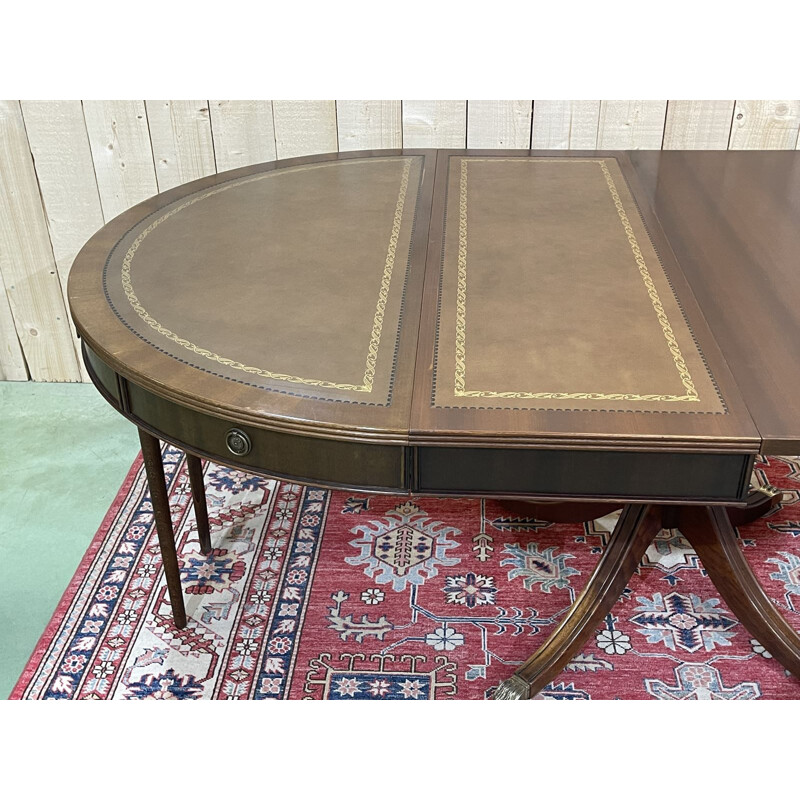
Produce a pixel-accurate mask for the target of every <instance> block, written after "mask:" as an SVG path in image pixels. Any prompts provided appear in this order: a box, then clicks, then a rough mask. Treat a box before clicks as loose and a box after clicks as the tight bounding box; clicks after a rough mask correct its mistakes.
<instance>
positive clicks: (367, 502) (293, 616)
mask: <svg viewBox="0 0 800 800" xmlns="http://www.w3.org/2000/svg"><path fill="white" fill-rule="evenodd" d="M165 469H166V473H167V482H168V486H169V489H170V498H171V504H172V514H173V519H174V522H175V531H176V537H177V542H178V555H179V561H180V570H181V580H182V586H183V590H184V597H185V600H186V606H187V613H188V616H189V623H188V625H187V627H186V628H185V629H184V630H182V631H181V630H178V629H176V628H175V626H174V624H173V622H172V616H171V611H170V604H169V597H168V595H167V592H166V585H165V583H164V578H163V570H162V567H161V558H160V553H159V548H158V540H157V537H156V532H155V528H154V523H153V510H152V506H151V504H150V500H149V497H148V493H147V485H146V481H145V478H144V473H143V469H142V464H141V459H140V458H138V459H137V460H136V462H135V463H134V465H133V467H132V468H131V471H130V474H129V475H128V477H127V478H126V480H125V483H124V485H123V486H122V488H121V490H120V493H119V495H118V497H117V498H116V500H115V502H114V504H113V505H112V507H111V509H109V512H108V514H107V515H106V518H105V520H104V522H103V525H102V527H101V529H100V530H99V531H98V533H97V535H96V537H95V539H94V541H93V542H92V544H91V546H90V548H89V550H88V551H87V553H86V556H85V557H84V559H83V561H82V563H81V565H80V567H79V569H78V572H77V573H76V575H75V577H74V578H73V580H72V582H71V583H70V586H69V588H68V589H67V591H66V593H65V595H64V598H63V599H62V601H61V603H60V604H59V607H58V609H57V611H56V613H55V615H54V617H53V619H52V621H51V622H50V624H49V625H48V627H47V629H46V630H45V632H44V634H43V635H42V638H41V641H40V642H39V644H38V646H37V648H36V650H35V652H34V654H33V655H32V657H31V659H30V662H29V663H28V665H27V667H26V668H25V670H24V672H23V674H22V676H21V677H20V680H19V682H18V684H17V686H16V688H15V689H14V692H13V694H12V697H13V698H18V699H20V698H31V699H112V698H119V699H129V700H140V699H178V700H197V699H284V698H289V699H330V700H429V699H452V698H461V699H484V698H487V697H490V696H491V695H492V693H493V691H494V689H495V688H496V687H497V686H498V685H499V684H500V682H501V681H503V680H504V679H505V678H507V677H509V676H510V675H511V674H512V673H513V672H514V670H515V668H516V667H517V666H518V665H519V664H521V663H523V662H524V661H525V660H526V659H527V657H528V656H529V655H530V654H531V653H533V652H534V650H535V649H536V648H537V647H538V646H539V645H540V644H541V643H542V642H543V641H544V640H545V639H546V637H547V636H548V635H549V634H550V633H551V632H552V630H553V629H554V627H555V626H556V625H557V624H558V623H559V621H560V620H561V619H562V618H563V616H564V613H565V612H566V610H567V608H568V607H569V606H570V604H571V603H572V602H574V600H575V598H576V597H577V595H578V594H579V593H580V591H581V589H582V588H583V585H584V584H585V582H586V580H587V579H588V576H589V575H590V574H591V571H592V569H593V568H594V566H595V564H596V563H597V560H598V558H599V554H600V553H601V552H602V549H603V547H604V546H605V544H606V542H607V540H608V533H609V531H610V530H611V528H612V527H613V524H614V515H611V516H610V517H607V518H603V519H600V520H595V521H592V522H589V523H586V524H549V523H545V522H542V521H539V520H535V519H532V518H524V517H520V516H519V514H518V509H516V510H515V511H514V512H513V514H512V513H511V512H510V511H509V510H508V509H505V508H504V506H503V503H502V502H501V501H495V500H480V499H453V498H448V499H441V498H427V497H419V498H408V497H390V496H378V495H372V496H370V495H364V494H359V493H357V492H356V493H354V492H344V491H328V490H323V489H313V488H308V487H303V486H299V485H296V484H291V483H282V482H278V481H272V480H268V479H265V478H260V477H254V476H251V475H244V474H242V473H239V472H236V471H234V470H230V469H227V468H225V467H220V466H216V465H213V464H206V465H205V470H206V477H205V480H206V487H207V494H208V505H209V518H210V524H211V539H212V545H213V551H212V552H211V553H210V554H209V555H207V556H204V555H202V554H201V553H200V547H199V543H198V539H197V529H196V524H195V519H194V512H193V510H192V504H191V493H190V491H189V479H188V475H187V472H186V464H185V459H184V458H183V456H182V454H181V453H180V452H179V451H177V450H175V449H173V448H166V449H165ZM756 472H757V475H758V476H759V478H760V479H763V480H766V481H769V482H770V483H772V484H773V485H776V486H778V487H780V488H782V489H785V490H786V492H787V493H786V495H785V502H784V504H783V505H782V506H780V507H778V508H776V509H775V510H774V511H772V512H771V513H770V514H769V515H767V516H765V517H764V518H763V519H761V520H759V521H757V522H755V523H753V524H752V525H749V526H747V527H743V528H742V530H741V532H740V533H741V545H742V547H743V548H744V552H745V555H746V557H747V558H748V561H749V562H750V564H751V565H752V567H753V569H754V570H755V572H756V573H757V575H758V576H759V578H760V579H761V581H762V582H763V584H764V587H765V590H766V592H767V594H768V595H769V597H770V598H771V599H772V601H773V602H774V603H775V604H776V606H777V607H778V608H779V609H780V610H781V611H782V613H783V614H784V615H785V616H786V618H787V620H788V621H789V622H790V624H791V625H793V626H794V627H795V629H800V599H798V598H800V577H798V575H800V469H798V461H797V460H796V459H789V458H777V457H770V458H769V459H766V458H759V460H758V463H757V470H756ZM615 698H619V699H653V700H672V699H679V700H683V699H723V700H727V699H759V698H765V699H790V698H791V699H800V680H797V679H795V678H793V677H791V676H789V675H787V674H786V672H785V670H783V668H782V667H781V666H780V665H779V664H777V663H776V662H775V661H774V659H772V658H771V656H770V654H769V653H768V652H767V651H766V650H765V649H764V648H763V647H762V646H761V645H760V644H759V643H758V642H757V641H755V640H754V639H753V638H752V637H751V636H750V635H749V634H748V632H747V631H746V630H745V629H744V628H743V626H742V625H741V624H740V623H739V621H738V620H737V619H736V617H735V616H734V615H733V614H732V612H731V611H730V610H729V609H728V608H727V607H726V606H725V604H724V603H723V602H722V601H721V599H720V598H719V596H718V593H717V592H716V589H715V588H714V586H713V584H712V583H711V581H710V580H709V579H708V577H707V576H706V575H705V573H704V571H703V569H702V565H701V564H700V563H699V561H698V559H697V557H696V556H695V554H694V552H693V551H692V550H691V548H690V547H689V545H688V543H687V542H686V540H685V539H684V538H683V537H682V536H681V535H680V532H679V531H664V532H662V534H660V535H659V537H658V538H657V539H656V541H655V542H654V543H653V545H652V546H651V547H650V548H649V549H648V551H647V554H646V556H645V558H644V559H643V561H642V564H641V565H640V567H639V570H638V571H637V574H636V575H634V577H633V578H632V580H631V582H630V585H629V586H628V588H626V590H625V592H624V593H623V595H622V597H621V598H620V599H619V601H618V602H617V604H616V605H615V606H614V608H613V609H612V612H611V613H610V614H609V615H608V616H607V617H606V618H605V620H604V621H603V623H602V625H601V626H600V627H599V628H598V630H597V631H596V632H595V634H594V635H593V636H592V637H590V638H589V640H588V641H587V643H586V646H585V648H584V650H583V652H582V653H580V654H579V655H578V656H576V657H575V658H574V659H573V661H572V662H571V663H570V664H569V665H568V666H567V668H566V669H565V670H564V671H563V672H562V673H561V674H560V675H558V676H557V677H556V678H555V679H554V680H553V682H552V683H551V684H550V685H548V686H547V687H545V689H544V690H543V691H542V692H540V694H539V695H538V696H537V699H540V700H551V699H555V700H577V699H615Z"/></svg>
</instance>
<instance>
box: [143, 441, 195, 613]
mask: <svg viewBox="0 0 800 800" xmlns="http://www.w3.org/2000/svg"><path fill="white" fill-rule="evenodd" d="M139 441H140V442H141V443H142V456H143V458H144V468H145V472H146V473H147V485H148V486H149V487H150V500H151V502H152V504H153V516H154V517H155V520H156V532H157V533H158V543H159V545H160V547H161V561H162V563H163V564H164V575H165V576H166V578H167V590H168V592H169V599H170V602H171V603H172V618H173V619H174V620H175V625H176V626H177V627H178V628H185V627H186V608H185V607H184V605H183V593H182V592H181V574H180V570H179V568H178V554H177V552H176V550H175V534H174V532H173V530H172V515H171V514H170V509H169V496H168V495H167V482H166V480H165V478H164V463H163V461H162V460H161V446H160V444H159V441H158V439H156V438H155V437H154V436H151V435H150V434H149V433H147V431H143V430H142V429H141V428H140V429H139Z"/></svg>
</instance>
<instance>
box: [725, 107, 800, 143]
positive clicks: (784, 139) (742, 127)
mask: <svg viewBox="0 0 800 800" xmlns="http://www.w3.org/2000/svg"><path fill="white" fill-rule="evenodd" d="M799 128H800V101H798V100H737V101H736V108H735V109H734V112H733V129H732V130H731V140H730V144H729V145H728V148H729V149H730V150H794V149H795V148H796V147H797V139H798V129H799Z"/></svg>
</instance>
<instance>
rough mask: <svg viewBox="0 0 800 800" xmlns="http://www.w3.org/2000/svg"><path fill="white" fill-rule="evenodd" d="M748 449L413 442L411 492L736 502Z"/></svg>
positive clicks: (744, 484)
mask: <svg viewBox="0 0 800 800" xmlns="http://www.w3.org/2000/svg"><path fill="white" fill-rule="evenodd" d="M753 459H754V456H753V455H749V454H738V453H731V454H728V453H671V452H640V451H609V450H535V449H511V448H506V449H488V448H478V447H474V448H460V447H419V448H417V454H416V464H415V470H414V477H413V482H412V490H413V491H417V492H420V493H425V494H479V495H493V494H494V495H502V494H505V495H509V496H510V495H538V496H540V497H565V498H568V497H587V498H590V497H591V498H608V499H620V500H634V501H635V500H642V501H645V500H696V501H700V500H708V501H729V502H736V501H741V500H742V499H743V498H744V496H745V495H746V493H747V489H748V485H749V479H750V473H751V470H752V467H753Z"/></svg>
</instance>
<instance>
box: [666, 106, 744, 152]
mask: <svg viewBox="0 0 800 800" xmlns="http://www.w3.org/2000/svg"><path fill="white" fill-rule="evenodd" d="M733 106H734V102H733V100H670V101H669V103H668V104H667V121H666V125H665V126H664V144H663V149H664V150H726V149H727V148H728V140H729V139H730V136H731V121H732V119H733Z"/></svg>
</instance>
